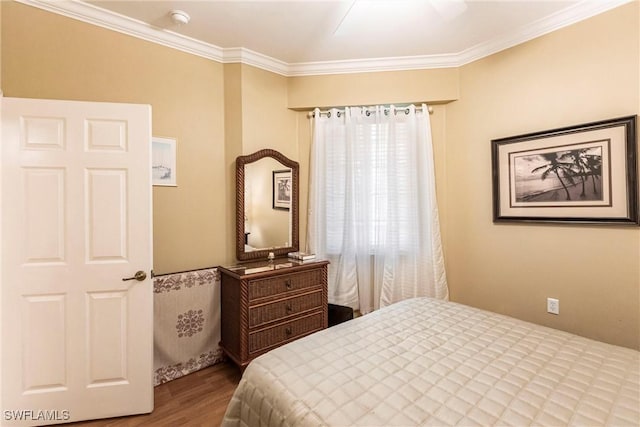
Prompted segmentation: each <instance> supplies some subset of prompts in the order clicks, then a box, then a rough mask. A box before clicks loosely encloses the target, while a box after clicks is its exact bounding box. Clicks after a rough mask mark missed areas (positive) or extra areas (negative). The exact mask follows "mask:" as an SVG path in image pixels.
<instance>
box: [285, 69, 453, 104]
mask: <svg viewBox="0 0 640 427" xmlns="http://www.w3.org/2000/svg"><path fill="white" fill-rule="evenodd" d="M288 84H289V108H293V109H297V110H302V109H312V108H314V107H336V106H345V105H373V104H406V103H420V102H428V103H434V102H435V103H442V102H449V101H451V100H454V99H458V69H457V68H439V69H433V70H412V71H387V72H380V73H355V74H339V75H324V76H304V77H292V78H290V79H289V82H288Z"/></svg>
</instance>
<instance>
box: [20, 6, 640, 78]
mask: <svg viewBox="0 0 640 427" xmlns="http://www.w3.org/2000/svg"><path fill="white" fill-rule="evenodd" d="M16 1H17V2H19V3H22V4H25V5H29V6H33V7H37V8H39V9H43V10H46V11H49V12H53V13H56V14H59V15H63V16H66V17H68V18H72V19H76V20H79V21H83V22H86V23H89V24H92V25H97V26H99V27H102V28H106V29H109V30H113V31H117V32H120V33H123V34H127V35H130V36H133V37H137V38H140V39H143V40H146V41H149V42H153V43H157V44H160V45H163V46H166V47H170V48H172V49H177V50H181V51H183V52H187V53H190V54H193V55H197V56H201V57H204V58H207V59H211V60H214V61H217V62H221V63H242V64H246V65H251V66H254V67H257V68H262V69H264V70H267V71H271V72H273V73H276V74H280V75H283V76H286V77H293V76H310V75H323V74H346V73H364V72H376V71H378V72H379V71H402V70H418V69H430V68H450V67H459V66H462V65H465V64H468V63H470V62H473V61H476V60H478V59H481V58H484V57H486V56H489V55H492V54H494V53H497V52H499V51H501V50H504V49H508V48H510V47H513V46H516V45H518V44H521V43H524V42H526V41H529V40H532V39H534V38H536V37H540V36H542V35H545V34H548V33H550V32H552V31H555V30H558V29H560V28H563V27H566V26H568V25H572V24H575V23H577V22H579V21H582V20H584V19H587V18H590V17H592V16H595V15H598V14H600V13H603V12H606V11H608V10H610V9H614V8H616V7H618V6H621V5H623V4H626V3H630V2H632V1H635V0H606V1H596V0H583V1H581V2H579V3H576V4H575V5H573V6H571V7H569V8H567V9H565V10H563V11H560V12H558V13H556V14H554V15H551V16H550V17H547V18H545V19H541V20H539V21H537V22H534V23H532V24H530V25H527V26H525V27H523V28H521V29H520V30H519V31H518V33H517V34H510V35H509V36H507V37H501V38H496V39H494V40H490V41H488V42H485V43H481V44H478V45H476V46H474V47H472V48H469V49H466V50H464V51H462V52H458V53H453V54H445V55H422V56H404V57H389V58H366V59H352V60H344V61H319V62H298V63H286V62H284V61H280V60H278V59H275V58H272V57H269V56H267V55H263V54H261V53H259V52H254V51H252V50H249V49H246V48H243V47H238V48H221V47H219V46H216V45H213V44H210V43H205V42H202V41H200V40H196V39H193V38H191V37H187V36H184V35H181V34H178V33H175V32H173V31H169V30H166V29H163V28H157V27H154V26H152V25H149V24H147V23H145V22H142V21H138V20H136V19H133V18H129V17H127V16H124V15H120V14H118V13H115V12H111V11H108V10H105V9H101V8H99V7H97V6H93V5H91V4H89V3H84V2H82V1H79V0H60V1H51V0H49V1H47V0H16Z"/></svg>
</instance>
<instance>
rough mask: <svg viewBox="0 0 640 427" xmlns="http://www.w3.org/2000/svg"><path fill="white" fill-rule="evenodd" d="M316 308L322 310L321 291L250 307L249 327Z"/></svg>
mask: <svg viewBox="0 0 640 427" xmlns="http://www.w3.org/2000/svg"><path fill="white" fill-rule="evenodd" d="M317 308H322V289H319V290H317V291H316V292H312V293H309V294H304V295H300V296H297V297H293V298H288V299H284V300H279V301H276V302H272V303H269V304H263V305H258V306H255V307H250V308H249V327H250V328H253V327H255V326H260V325H263V324H265V323H269V322H272V321H274V320H278V319H282V318H284V317H289V316H293V315H295V314H298V313H303V312H305V311H310V310H314V309H317Z"/></svg>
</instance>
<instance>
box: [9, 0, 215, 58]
mask: <svg viewBox="0 0 640 427" xmlns="http://www.w3.org/2000/svg"><path fill="white" fill-rule="evenodd" d="M15 1H17V2H18V3H22V4H26V5H28V6H33V7H37V8H39V9H43V10H46V11H48V12H53V13H56V14H58V15H62V16H66V17H67V18H72V19H76V20H79V21H82V22H86V23H88V24H92V25H96V26H98V27H102V28H106V29H108V30H113V31H117V32H119V33H123V34H126V35H129V36H133V37H137V38H139V39H142V40H146V41H149V42H152V43H157V44H160V45H163V46H167V47H170V48H173V49H177V50H181V51H183V52H187V53H190V54H193V55H197V56H201V57H204V58H207V59H212V60H214V61H218V62H224V53H223V49H221V48H220V47H218V46H215V45H212V44H209V43H205V42H202V41H200V40H196V39H193V38H191V37H187V36H183V35H182V34H178V33H174V32H173V31H170V30H166V29H164V28H158V27H154V26H152V25H149V24H147V23H146V22H142V21H138V20H137V19H133V18H130V17H128V16H124V15H120V14H118V13H115V12H111V11H109V10H106V9H102V8H99V7H97V6H94V5H92V4H89V3H84V2H82V1H77V0H61V1H51V0H49V1H47V0H15Z"/></svg>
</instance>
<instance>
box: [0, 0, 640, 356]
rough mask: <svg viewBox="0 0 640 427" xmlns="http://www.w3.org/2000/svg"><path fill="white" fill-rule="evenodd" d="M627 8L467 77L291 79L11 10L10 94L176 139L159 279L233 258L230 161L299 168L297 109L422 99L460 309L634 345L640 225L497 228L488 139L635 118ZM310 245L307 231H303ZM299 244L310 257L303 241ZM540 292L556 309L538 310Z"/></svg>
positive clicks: (160, 219) (5, 47) (7, 6)
mask: <svg viewBox="0 0 640 427" xmlns="http://www.w3.org/2000/svg"><path fill="white" fill-rule="evenodd" d="M638 9H639V7H638V3H637V2H634V3H633V4H629V5H625V6H622V7H620V8H618V9H616V10H613V11H611V12H608V13H605V14H603V15H600V16H597V17H594V18H592V19H590V20H587V21H584V22H582V23H579V24H576V25H574V26H571V27H568V28H566V29H563V30H559V31H557V32H554V33H552V34H549V35H547V36H544V37H541V38H538V39H536V40H533V41H531V42H528V43H525V44H523V45H521V46H518V47H515V48H512V49H509V50H507V51H504V52H501V53H499V54H496V55H493V56H491V57H488V58H485V59H483V60H480V61H477V62H475V63H472V64H469V65H466V66H464V67H461V68H459V69H440V70H424V71H405V72H388V73H366V74H348V75H342V76H315V77H295V78H289V79H287V78H285V77H282V76H279V75H276V74H273V73H269V72H267V71H264V70H260V69H257V68H255V67H251V66H247V65H240V64H226V65H221V64H218V63H216V62H213V61H208V60H205V59H202V58H199V57H195V56H191V55H188V54H185V53H182V52H179V51H176V50H172V49H169V48H165V47H161V46H158V45H154V44H151V43H147V42H144V41H141V40H138V39H135V38H131V37H128V36H125V35H121V34H118V33H115V32H111V31H108V30H105V29H101V28H97V27H93V26H90V25H88V24H84V23H80V22H77V21H74V20H71V19H67V18H63V17H60V16H57V15H54V14H50V13H47V12H43V11H40V10H37V9H34V8H31V7H28V6H24V5H20V4H14V3H6V2H2V14H1V19H2V35H1V37H2V38H1V42H2V55H1V56H2V61H1V67H2V69H1V77H2V80H1V81H2V89H3V91H4V92H5V95H6V96H17V97H38V98H64V99H82V100H92V101H114V102H135V103H148V104H151V105H152V107H153V117H154V124H153V126H154V128H153V133H154V135H158V136H167V137H174V138H176V139H177V140H178V185H179V186H178V187H177V188H165V187H156V188H154V239H155V244H154V256H155V269H156V271H157V272H160V273H162V272H169V271H176V270H183V269H191V268H199V267H205V266H209V265H216V264H223V263H228V262H232V261H233V260H234V259H235V258H234V252H235V240H234V236H235V220H234V218H235V213H234V206H235V169H234V167H235V166H234V161H235V158H236V156H238V155H241V154H249V153H251V152H254V151H256V150H258V149H261V148H273V149H276V150H278V151H281V152H282V153H283V154H285V155H286V156H288V157H290V158H292V159H295V160H297V161H299V162H300V164H301V188H302V189H303V191H302V192H301V208H302V210H301V220H302V221H301V226H302V230H305V229H306V228H305V227H304V224H306V190H305V189H306V188H307V182H308V164H309V160H308V156H309V142H310V132H311V130H310V126H309V120H308V118H307V116H306V113H305V112H295V111H291V110H289V109H288V108H287V107H290V108H291V109H298V110H304V109H307V108H311V107H315V106H320V107H327V106H341V105H358V104H379V103H385V104H387V103H406V102H423V101H426V102H429V103H431V104H436V105H435V111H434V114H433V115H432V116H431V118H432V127H433V130H432V133H433V139H434V151H435V157H436V179H437V190H438V201H439V204H440V215H441V222H442V227H443V230H442V231H443V241H444V246H445V257H446V258H445V261H446V264H447V273H448V277H449V286H450V289H451V296H452V299H453V300H455V301H460V302H464V303H468V304H470V305H474V306H478V307H482V308H487V309H490V310H494V311H498V312H501V313H506V314H510V315H513V316H515V317H518V318H522V319H526V320H531V321H534V322H537V323H541V324H546V325H550V326H553V327H557V328H560V329H565V330H568V331H571V332H575V333H578V334H581V335H585V336H588V337H591V338H596V339H600V340H603V341H607V342H612V343H615V344H622V345H626V346H629V347H635V348H638V346H639V345H640V343H639V338H638V337H639V335H640V330H639V323H640V319H639V313H640V305H639V304H640V294H639V292H640V291H639V289H640V271H639V266H638V265H639V263H640V261H639V260H640V230H639V229H637V228H624V227H603V226H557V225H555V226H554V225H519V224H515V225H494V224H493V223H492V221H491V161H490V140H491V139H492V138H498V137H504V136H510V135H515V134H520V133H526V132H533V131H538V130H545V129H551V128H554V127H560V126H568V125H572V124H579V123H586V122H589V121H593V120H600V119H605V118H612V117H617V116H622V115H628V114H636V113H637V112H638V111H639V110H640V87H639V83H638V81H639V76H640V70H639V69H638V67H639V65H638V64H639V63H640V53H639V33H638V27H639V22H640V11H639V10H638ZM300 238H301V242H302V243H304V231H303V233H302V234H301V236H300ZM302 247H304V246H302ZM547 296H553V297H556V298H559V299H560V307H561V314H560V315H559V316H552V315H548V314H546V313H545V300H546V297H547Z"/></svg>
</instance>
